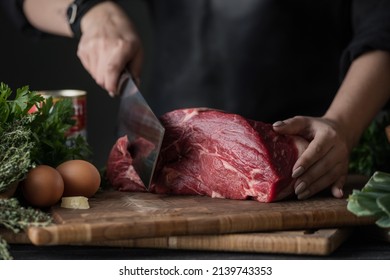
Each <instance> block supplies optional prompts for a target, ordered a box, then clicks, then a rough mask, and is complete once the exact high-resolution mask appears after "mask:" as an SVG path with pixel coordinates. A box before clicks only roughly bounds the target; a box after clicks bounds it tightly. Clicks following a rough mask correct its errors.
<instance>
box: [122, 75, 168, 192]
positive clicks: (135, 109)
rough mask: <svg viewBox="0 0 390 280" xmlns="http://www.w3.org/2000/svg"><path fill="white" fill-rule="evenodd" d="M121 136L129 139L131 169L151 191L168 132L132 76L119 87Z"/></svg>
mask: <svg viewBox="0 0 390 280" xmlns="http://www.w3.org/2000/svg"><path fill="white" fill-rule="evenodd" d="M118 88H119V95H120V105H119V114H118V117H119V127H118V129H119V133H120V135H127V138H128V141H129V143H130V146H129V152H130V154H131V156H132V158H133V162H132V165H133V167H134V169H135V171H136V172H137V174H138V176H139V177H140V179H141V181H142V182H143V184H144V185H145V187H146V189H147V190H149V187H150V184H151V182H152V178H153V174H154V170H155V168H156V163H157V160H158V155H159V153H160V149H161V144H162V141H163V138H164V133H165V128H164V127H163V125H162V124H161V122H160V120H159V119H158V118H157V117H156V115H155V114H154V113H153V111H152V109H151V108H150V107H149V105H148V104H147V102H146V100H145V98H144V97H143V96H142V94H141V92H140V91H139V89H138V87H137V86H136V84H135V83H134V81H133V79H132V77H131V75H130V73H128V72H125V73H123V74H122V75H121V77H120V80H119V84H118Z"/></svg>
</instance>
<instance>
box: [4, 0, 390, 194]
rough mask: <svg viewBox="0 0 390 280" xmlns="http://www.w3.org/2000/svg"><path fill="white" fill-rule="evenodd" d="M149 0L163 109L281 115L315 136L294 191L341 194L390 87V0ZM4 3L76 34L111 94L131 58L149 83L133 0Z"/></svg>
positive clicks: (156, 94) (30, 22)
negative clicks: (355, 151)
mask: <svg viewBox="0 0 390 280" xmlns="http://www.w3.org/2000/svg"><path fill="white" fill-rule="evenodd" d="M4 2H5V3H4ZM147 2H148V3H147V4H148V7H149V8H150V15H151V17H152V20H153V27H154V30H153V34H154V40H153V41H154V45H153V62H152V65H153V69H152V78H151V81H152V82H151V84H152V88H151V90H150V95H149V97H148V101H149V102H150V104H151V106H152V108H153V110H154V111H155V112H156V114H157V115H161V114H163V113H165V112H167V111H170V110H173V109H177V108H184V107H210V108H216V109H222V110H225V111H229V112H232V113H238V114H241V115H243V116H245V117H247V118H251V119H256V120H261V121H265V122H273V123H274V129H275V131H277V132H279V133H283V134H293V135H300V136H302V137H304V138H306V139H307V140H308V141H310V144H309V146H308V148H307V149H306V150H305V152H304V153H303V154H302V155H301V156H300V157H299V159H298V160H297V162H296V163H295V165H294V167H293V171H292V176H293V177H294V178H297V180H296V184H295V186H294V189H295V193H296V195H297V197H298V199H306V198H308V197H310V196H312V195H314V194H316V193H318V192H320V191H322V190H324V189H326V188H330V190H331V192H332V194H333V195H334V196H335V197H338V198H341V197H342V196H343V186H344V184H345V181H346V175H347V172H348V161H349V156H350V153H351V150H352V148H353V147H354V146H355V145H356V144H357V142H358V140H359V138H360V136H361V135H362V133H363V131H364V129H365V128H366V127H367V126H368V125H369V124H370V122H371V121H372V120H373V119H374V117H375V116H376V115H377V114H378V112H379V111H380V110H381V109H382V108H383V107H384V106H385V104H386V103H387V101H388V99H389V96H390V78H389V77H390V53H389V52H390V1H388V0H371V1H364V0H340V1H327V0H318V1H310V0H297V1H275V0H241V1H238V0H197V1H193V0H158V1H152V0H151V1H147ZM2 4H3V5H4V4H5V5H7V8H8V10H9V11H10V13H12V14H13V18H14V19H15V21H16V22H17V24H19V25H20V26H21V28H22V29H23V30H28V29H30V30H32V31H33V32H35V33H36V34H37V36H39V35H42V34H45V33H49V34H55V35H60V36H68V37H74V38H75V39H76V40H78V42H79V43H78V51H77V56H78V57H79V59H80V61H81V63H82V64H83V66H84V67H85V69H86V70H87V71H88V72H89V73H90V74H91V76H92V77H93V78H94V79H95V81H96V83H98V84H99V85H100V86H101V87H103V88H104V89H106V90H107V92H108V93H109V94H110V95H115V92H116V91H117V83H118V77H119V75H120V73H121V72H122V71H123V70H124V69H125V68H127V69H128V70H129V71H130V72H131V74H132V75H133V77H134V78H135V80H136V81H137V82H138V83H141V80H142V77H141V76H140V73H141V67H142V62H143V55H144V54H143V48H142V42H141V40H140V36H139V34H138V33H137V26H135V24H134V23H133V22H132V20H131V18H130V17H129V16H127V14H126V12H125V9H123V7H122V6H121V5H122V4H125V1H109V0H76V1H74V0H24V1H23V0H9V1H2Z"/></svg>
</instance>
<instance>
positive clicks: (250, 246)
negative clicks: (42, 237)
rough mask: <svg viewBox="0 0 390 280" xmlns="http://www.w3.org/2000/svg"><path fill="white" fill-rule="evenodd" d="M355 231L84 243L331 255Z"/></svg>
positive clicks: (11, 239) (22, 238)
mask: <svg viewBox="0 0 390 280" xmlns="http://www.w3.org/2000/svg"><path fill="white" fill-rule="evenodd" d="M352 231H353V229H352V228H340V229H320V230H297V231H277V232H263V233H235V234H217V235H185V236H184V235H183V236H163V237H150V238H135V239H126V240H106V241H97V242H90V243H84V244H81V245H84V246H101V247H106V246H110V247H122V248H123V247H128V248H159V249H177V250H180V249H185V250H205V251H226V252H228V251H230V252H250V253H281V254H296V255H329V254H331V253H332V252H334V251H335V250H336V249H337V248H338V247H339V246H340V245H341V244H342V243H343V241H345V240H346V239H347V238H348V237H349V235H350V234H351V233H352ZM0 236H2V237H3V238H4V239H5V240H7V242H8V243H9V244H31V241H30V239H29V238H28V236H27V234H26V233H24V232H22V233H18V234H14V233H12V232H11V231H9V230H4V229H0ZM72 245H80V244H72Z"/></svg>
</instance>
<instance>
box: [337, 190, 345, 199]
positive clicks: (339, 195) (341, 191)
mask: <svg viewBox="0 0 390 280" xmlns="http://www.w3.org/2000/svg"><path fill="white" fill-rule="evenodd" d="M336 191H337V192H338V194H337V195H335V197H340V198H341V197H343V196H344V192H343V190H342V189H337V190H336Z"/></svg>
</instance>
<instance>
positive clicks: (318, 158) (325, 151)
mask: <svg viewBox="0 0 390 280" xmlns="http://www.w3.org/2000/svg"><path fill="white" fill-rule="evenodd" d="M274 129H275V130H277V131H279V132H284V133H288V134H296V135H299V136H302V137H303V138H305V139H307V140H308V141H310V144H309V146H308V147H307V149H306V150H305V152H304V153H303V154H302V155H301V156H300V157H299V159H298V160H297V162H296V163H295V165H294V167H293V170H292V176H293V177H294V178H297V181H296V183H295V185H294V189H295V194H296V195H297V197H298V199H306V198H308V197H310V196H312V195H314V194H316V193H318V192H320V191H322V190H324V189H325V188H327V187H329V186H331V192H332V194H333V196H334V197H337V198H341V197H343V191H342V189H343V186H344V183H345V180H346V175H347V172H348V158H349V154H350V151H351V147H350V146H349V144H348V143H347V137H346V135H345V131H346V130H345V129H343V128H342V127H341V126H340V125H338V124H337V123H335V122H333V121H331V120H328V119H326V118H314V117H302V116H300V117H294V118H291V119H287V120H284V121H283V122H277V123H275V124H274Z"/></svg>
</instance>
